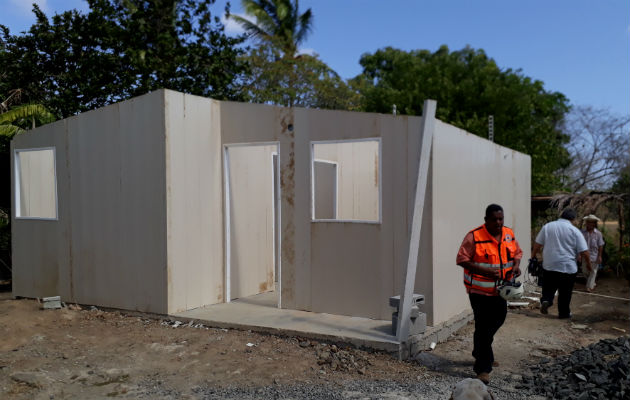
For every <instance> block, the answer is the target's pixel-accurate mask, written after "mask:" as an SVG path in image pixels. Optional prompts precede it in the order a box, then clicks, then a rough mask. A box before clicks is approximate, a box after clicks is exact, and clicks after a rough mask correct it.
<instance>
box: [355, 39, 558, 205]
mask: <svg viewBox="0 0 630 400" xmlns="http://www.w3.org/2000/svg"><path fill="white" fill-rule="evenodd" d="M360 63H361V65H362V66H363V73H362V74H361V75H360V76H358V77H357V78H355V80H354V81H353V84H354V85H356V86H357V87H358V88H359V90H360V91H361V94H362V95H363V97H364V98H363V104H362V107H363V109H364V110H365V111H375V112H383V113H390V112H391V110H392V106H393V105H394V104H395V105H396V107H397V110H398V111H399V112H401V113H403V114H408V115H420V114H422V104H423V102H424V100H425V99H435V100H437V104H438V109H437V117H438V118H439V119H441V120H442V121H445V122H448V123H450V124H453V125H455V126H457V127H460V128H462V129H465V130H467V131H469V132H472V133H474V134H477V135H479V136H482V137H487V132H488V117H489V116H490V115H493V116H494V124H495V125H494V126H495V128H494V131H495V142H496V143H498V144H501V145H504V146H507V147H510V148H512V149H515V150H518V151H521V152H524V153H526V154H529V155H530V156H531V157H532V192H533V193H535V194H538V193H549V192H551V191H553V190H555V189H559V188H560V187H561V179H560V177H559V176H556V175H554V173H555V172H556V171H558V170H560V169H561V168H563V167H565V166H567V165H568V163H569V162H570V158H569V155H568V152H567V150H566V149H565V148H564V146H563V144H564V143H566V142H567V141H568V137H567V136H566V135H564V134H563V133H562V131H561V130H560V129H559V124H560V122H561V121H562V118H563V116H564V115H565V113H566V112H567V111H568V109H569V107H568V101H567V99H566V98H565V96H564V95H562V94H561V93H558V92H548V91H546V90H545V89H544V86H543V83H542V82H541V81H538V80H532V79H531V78H529V77H526V76H524V75H523V74H522V73H521V72H520V71H518V70H516V71H514V70H511V69H507V70H501V69H500V68H499V67H498V66H497V65H496V63H495V62H494V60H492V59H491V58H489V57H488V56H487V55H486V54H485V53H484V52H483V50H474V49H472V48H470V47H466V48H464V49H462V50H460V51H453V52H451V51H449V49H448V47H446V46H442V47H441V48H440V49H439V50H437V51H436V52H434V53H431V52H430V51H428V50H416V51H410V52H406V51H402V50H397V49H393V48H391V47H388V48H385V49H382V50H378V51H377V52H375V53H374V54H364V55H363V56H362V57H361V61H360Z"/></svg>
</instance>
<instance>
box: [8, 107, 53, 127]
mask: <svg viewBox="0 0 630 400" xmlns="http://www.w3.org/2000/svg"><path fill="white" fill-rule="evenodd" d="M33 118H35V119H36V120H37V121H39V122H40V123H41V124H47V123H49V122H54V121H55V120H56V118H55V116H54V115H53V114H52V113H50V112H49V111H48V110H47V109H46V107H44V106H42V105H41V104H24V105H21V106H17V107H14V108H12V109H10V110H8V111H6V112H3V113H2V114H0V124H12V123H15V122H18V121H21V120H27V119H33Z"/></svg>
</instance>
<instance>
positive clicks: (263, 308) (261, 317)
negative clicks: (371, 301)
mask: <svg viewBox="0 0 630 400" xmlns="http://www.w3.org/2000/svg"><path fill="white" fill-rule="evenodd" d="M277 304H278V300H277V294H276V292H267V293H262V294H258V295H255V296H250V297H246V298H244V299H238V300H234V301H232V302H230V303H221V304H214V305H211V306H206V307H200V308H196V309H194V310H188V311H184V312H181V313H176V314H171V315H172V316H173V317H177V318H186V319H194V320H197V321H204V322H205V323H207V324H208V325H211V326H216V327H222V328H238V329H252V330H255V331H258V332H267V333H273V334H279V335H290V336H301V337H305V338H311V339H317V340H326V341H333V342H341V343H348V344H352V345H354V346H357V347H367V348H373V349H377V350H383V351H387V352H392V353H394V352H396V353H397V352H398V350H399V344H398V342H397V341H396V337H395V336H393V335H392V334H391V327H392V323H391V321H381V320H375V319H370V318H360V317H348V316H344V315H333V314H326V313H316V312H308V311H298V310H287V309H280V308H278V307H277Z"/></svg>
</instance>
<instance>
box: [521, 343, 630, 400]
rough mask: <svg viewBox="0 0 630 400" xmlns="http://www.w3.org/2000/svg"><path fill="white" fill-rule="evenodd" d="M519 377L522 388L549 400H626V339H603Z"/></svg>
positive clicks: (629, 393) (629, 349) (629, 386)
mask: <svg viewBox="0 0 630 400" xmlns="http://www.w3.org/2000/svg"><path fill="white" fill-rule="evenodd" d="M531 372H532V374H533V375H531V376H524V377H523V385H521V386H520V388H522V389H529V390H530V391H531V392H533V393H537V394H541V395H544V396H547V397H549V398H553V399H578V400H586V399H630V337H628V336H625V337H620V338H617V339H605V340H601V341H599V342H597V343H594V344H592V345H590V346H588V347H584V348H581V349H578V350H576V351H574V352H573V353H571V354H570V355H568V356H563V357H558V358H557V359H556V360H553V361H551V360H549V359H545V360H543V361H542V362H541V363H540V364H538V365H536V366H534V367H532V368H531Z"/></svg>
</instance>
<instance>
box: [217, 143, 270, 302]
mask: <svg viewBox="0 0 630 400" xmlns="http://www.w3.org/2000/svg"><path fill="white" fill-rule="evenodd" d="M278 154H279V145H278V143H277V142H272V143H247V144H230V145H225V146H224V192H225V210H224V212H225V237H226V248H225V254H226V257H225V292H226V293H225V299H226V302H230V301H233V300H237V299H238V301H243V302H256V303H259V304H265V305H273V306H277V307H280V301H281V299H280V274H281V266H280V256H279V255H280V234H279V231H280V228H279V227H280V198H281V197H280V184H279V183H280V178H279V172H280V167H279V157H278Z"/></svg>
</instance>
